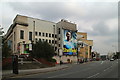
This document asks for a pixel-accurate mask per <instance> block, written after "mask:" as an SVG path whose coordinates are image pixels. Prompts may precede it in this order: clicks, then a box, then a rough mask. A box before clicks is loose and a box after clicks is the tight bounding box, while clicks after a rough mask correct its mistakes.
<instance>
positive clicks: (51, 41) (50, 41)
mask: <svg viewBox="0 0 120 80" xmlns="http://www.w3.org/2000/svg"><path fill="white" fill-rule="evenodd" d="M35 40H36V41H39V40H40V41H46V42H48V43H54V40H48V39H41V38H39V39H38V38H36V39H35ZM55 44H57V41H56V40H55Z"/></svg>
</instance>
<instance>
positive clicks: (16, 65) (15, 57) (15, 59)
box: [12, 55, 18, 74]
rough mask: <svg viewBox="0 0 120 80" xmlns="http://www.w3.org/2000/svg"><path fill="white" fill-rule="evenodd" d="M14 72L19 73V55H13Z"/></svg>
mask: <svg viewBox="0 0 120 80" xmlns="http://www.w3.org/2000/svg"><path fill="white" fill-rule="evenodd" d="M12 65H13V74H18V56H17V55H13V56H12Z"/></svg>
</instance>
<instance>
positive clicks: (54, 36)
mask: <svg viewBox="0 0 120 80" xmlns="http://www.w3.org/2000/svg"><path fill="white" fill-rule="evenodd" d="M53 33H54V36H53V37H54V50H55V25H53Z"/></svg>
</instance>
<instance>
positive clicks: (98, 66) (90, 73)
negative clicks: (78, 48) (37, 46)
mask: <svg viewBox="0 0 120 80" xmlns="http://www.w3.org/2000/svg"><path fill="white" fill-rule="evenodd" d="M68 66H69V68H67V69H63V70H58V71H53V72H47V73H39V74H31V75H24V76H19V77H17V78H118V60H115V61H93V62H88V63H84V64H68Z"/></svg>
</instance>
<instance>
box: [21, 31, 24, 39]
mask: <svg viewBox="0 0 120 80" xmlns="http://www.w3.org/2000/svg"><path fill="white" fill-rule="evenodd" d="M20 39H24V31H23V30H20Z"/></svg>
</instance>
